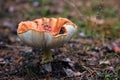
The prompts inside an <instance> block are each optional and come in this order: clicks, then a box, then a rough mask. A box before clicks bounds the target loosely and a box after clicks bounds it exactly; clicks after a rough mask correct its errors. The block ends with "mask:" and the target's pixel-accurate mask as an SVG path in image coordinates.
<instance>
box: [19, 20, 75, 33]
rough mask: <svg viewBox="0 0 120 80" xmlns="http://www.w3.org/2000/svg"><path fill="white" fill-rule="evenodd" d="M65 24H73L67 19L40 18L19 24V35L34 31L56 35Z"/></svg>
mask: <svg viewBox="0 0 120 80" xmlns="http://www.w3.org/2000/svg"><path fill="white" fill-rule="evenodd" d="M64 24H73V23H72V22H71V21H70V20H68V19H66V18H40V19H35V20H33V21H23V22H20V23H19V25H18V29H17V33H18V34H20V33H24V32H26V31H28V30H31V29H33V30H36V31H48V32H50V33H51V34H52V35H55V34H58V33H59V31H60V29H61V27H62V26H63V25H64ZM73 25H74V24H73Z"/></svg>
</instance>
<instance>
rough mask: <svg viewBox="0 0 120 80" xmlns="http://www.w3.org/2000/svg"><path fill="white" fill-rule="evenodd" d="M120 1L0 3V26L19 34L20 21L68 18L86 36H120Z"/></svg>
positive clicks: (25, 0) (22, 0) (21, 0)
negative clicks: (17, 30)
mask: <svg viewBox="0 0 120 80" xmlns="http://www.w3.org/2000/svg"><path fill="white" fill-rule="evenodd" d="M119 4H120V1H119V0H109V1H108V0H59V1H58V0H52V1H51V0H1V1H0V27H7V28H10V29H11V30H12V31H13V32H16V28H17V25H18V23H19V22H20V21H24V20H34V19H36V18H42V17H66V18H68V19H70V20H72V21H73V22H74V23H76V24H77V25H78V31H79V32H83V33H84V34H86V35H87V36H91V35H92V36H97V37H98V36H100V37H101V36H104V37H105V38H112V39H114V38H118V37H120V35H118V34H120V23H119V18H120V17H119V16H120V9H119V8H120V5H119Z"/></svg>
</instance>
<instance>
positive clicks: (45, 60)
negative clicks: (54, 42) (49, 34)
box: [41, 49, 53, 64]
mask: <svg viewBox="0 0 120 80" xmlns="http://www.w3.org/2000/svg"><path fill="white" fill-rule="evenodd" d="M44 52H45V53H44V54H43V57H42V61H41V64H45V63H48V62H51V61H52V60H53V58H52V54H51V51H50V49H44Z"/></svg>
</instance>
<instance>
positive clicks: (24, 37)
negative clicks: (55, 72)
mask: <svg viewBox="0 0 120 80" xmlns="http://www.w3.org/2000/svg"><path fill="white" fill-rule="evenodd" d="M76 31H77V26H76V25H75V24H74V23H72V22H71V21H70V20H68V19H66V18H40V19H35V20H32V21H22V22H20V23H19V25H18V29H17V34H18V36H19V38H20V39H21V41H23V42H24V43H26V44H27V45H30V46H32V47H36V48H42V49H43V50H44V55H43V57H42V61H41V63H42V64H44V63H47V62H50V61H52V60H53V58H52V54H51V51H50V49H52V48H55V47H58V46H60V45H62V44H64V43H65V42H68V41H69V40H70V39H71V38H72V36H73V35H74V34H75V32H76Z"/></svg>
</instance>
